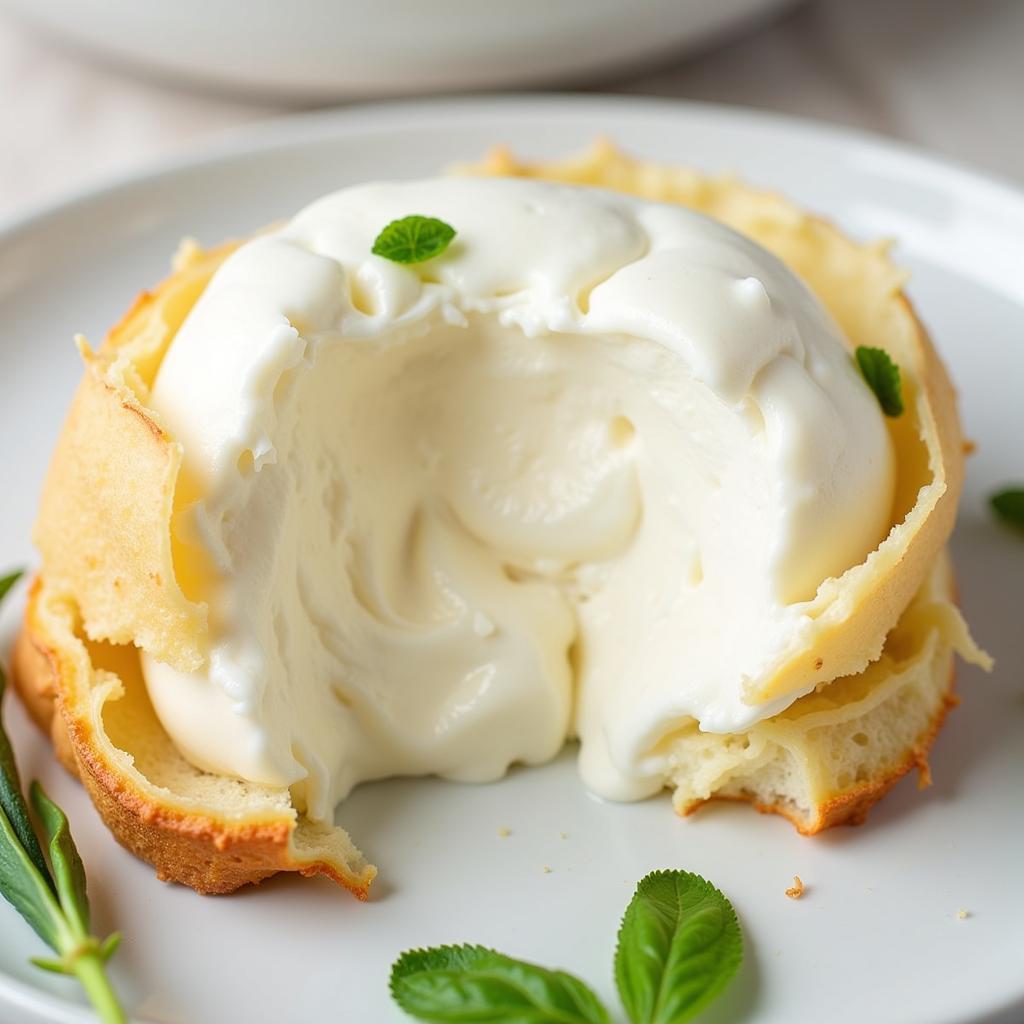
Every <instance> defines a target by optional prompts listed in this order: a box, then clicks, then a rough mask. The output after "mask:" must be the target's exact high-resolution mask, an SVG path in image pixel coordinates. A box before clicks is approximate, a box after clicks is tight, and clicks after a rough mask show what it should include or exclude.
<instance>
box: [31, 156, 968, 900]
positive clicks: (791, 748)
mask: <svg viewBox="0 0 1024 1024" xmlns="http://www.w3.org/2000/svg"><path fill="white" fill-rule="evenodd" d="M464 170H467V169H464ZM468 170H469V171H470V172H471V173H490V174H530V175H534V176H537V177H545V178H550V179H552V180H562V181H572V182H576V183H581V184H591V185H600V186H604V187H609V188H617V189H620V190H622V191H627V192H632V193H636V194H639V195H643V196H646V197H648V198H653V199H659V200H662V201H670V202H680V203H683V204H685V205H688V206H692V207H694V208H696V209H699V210H701V211H703V212H705V213H709V214H711V215H712V216H715V217H717V218H719V219H721V220H723V221H725V222H726V223H728V224H730V225H732V226H733V227H736V228H737V229H739V230H741V231H742V232H743V233H745V234H748V235H750V236H751V237H753V238H755V239H756V240H757V241H759V242H761V243H762V244H764V245H765V246H767V247H768V248H769V249H772V250H773V251H774V252H776V254H777V255H779V256H780V257H781V258H782V259H783V260H784V262H786V263H787V264H789V266H790V267H792V268H793V269H794V270H795V271H796V272H797V273H798V274H800V275H801V276H802V277H803V278H804V280H805V281H806V282H807V283H808V285H809V286H810V287H811V289H812V290H813V291H814V292H815V293H816V294H817V295H818V297H819V299H820V300H821V301H822V302H823V303H824V304H825V305H826V307H828V308H829V309H830V311H831V312H832V314H833V316H834V317H835V318H836V320H837V321H838V322H839V324H840V325H841V327H842V328H843V330H844V332H845V334H846V336H847V338H848V339H849V341H850V343H851V344H852V345H856V344H872V345H880V346H882V347H884V348H886V349H888V350H889V351H890V352H891V353H892V355H893V356H894V358H895V359H896V361H897V362H898V363H899V364H900V366H901V367H902V369H903V377H904V387H905V396H906V399H907V407H908V408H907V413H906V414H905V415H904V416H903V417H901V418H900V419H898V420H894V421H889V428H890V431H891V433H892V437H893V441H894V445H895V448H896V452H897V463H898V484H897V494H896V499H895V505H894V509H893V517H892V521H893V524H894V525H893V528H892V531H891V532H890V534H889V536H888V537H887V538H886V540H885V541H884V542H883V543H882V544H881V545H880V546H879V548H878V549H877V550H876V551H875V552H874V553H872V555H870V556H869V558H868V559H867V560H866V561H865V562H864V563H863V564H862V565H860V566H856V567H854V568H852V569H850V570H849V571H848V572H847V573H846V574H844V576H843V577H842V579H841V580H840V581H828V582H826V584H824V585H823V586H822V588H821V589H820V590H819V593H818V595H817V597H816V599H815V601H814V602H813V604H812V605H811V608H810V612H809V615H808V620H807V621H808V625H807V628H806V630H804V632H803V633H801V634H800V635H799V636H796V637H794V640H793V644H794V646H793V649H792V650H791V651H790V652H788V654H787V656H786V657H783V658H782V659H780V662H779V665H778V670H777V672H776V673H775V675H774V677H773V678H772V680H771V682H770V684H769V685H768V686H767V687H766V688H765V689H764V691H763V692H762V693H760V694H754V695H752V696H754V697H755V698H758V699H763V698H767V697H769V696H773V695H777V694H782V693H786V692H791V691H794V690H796V689H806V688H807V686H809V685H816V686H817V690H816V692H812V693H809V694H808V695H807V696H805V697H802V698H801V699H800V700H798V701H796V702H795V703H794V704H792V705H791V706H790V708H788V709H787V710H786V711H785V712H783V713H782V714H780V715H777V716H775V717H774V718H772V719H769V720H767V721H765V722H760V723H758V724H757V725H756V726H754V727H753V728H752V729H751V730H750V731H749V732H748V733H744V734H735V735H731V736H724V737H722V736H718V737H716V736H710V735H708V734H704V733H700V732H699V730H698V729H697V728H696V723H692V727H691V726H689V725H684V726H679V727H678V728H675V729H674V730H673V731H672V732H670V733H668V734H667V735H666V736H664V737H663V738H662V739H661V741H660V745H661V746H663V748H664V750H665V751H667V752H668V753H669V755H670V757H671V759H672V764H673V765H674V766H675V771H674V773H673V785H674V789H675V794H674V804H675V806H676V809H677V810H678V811H679V812H680V813H689V812H690V811H692V810H694V809H695V808H696V807H698V806H700V805H701V804H702V803H704V802H706V801H707V800H709V799H713V798H722V799H740V800H746V801H748V802H750V803H753V804H754V806H756V807H758V809H760V810H766V811H772V812H775V813H780V814H783V815H785V816H786V817H788V818H789V819H790V820H791V821H792V822H793V823H794V824H795V825H796V827H797V828H798V829H799V830H800V831H802V832H805V833H813V832H817V831H820V830H821V829H823V828H828V827H830V826H832V825H836V824H840V823H844V822H855V821H860V820H863V817H864V815H865V814H866V812H867V809H868V808H869V807H870V806H871V805H872V804H873V803H874V802H875V801H876V800H878V799H879V798H880V797H881V796H882V795H883V794H884V793H885V792H886V791H887V790H888V788H890V787H891V785H892V784H893V783H894V782H895V780H896V779H897V778H898V777H899V776H900V775H902V774H904V773H905V772H906V771H908V770H909V768H910V767H912V766H913V765H914V764H917V765H919V766H921V765H926V761H925V757H926V753H927V750H928V747H929V745H930V743H931V741H932V739H933V738H934V735H935V733H936V732H937V731H938V728H939V727H940V725H941V722H942V719H943V717H944V715H945V712H946V710H947V708H948V707H949V706H950V702H951V696H950V687H951V680H952V674H951V666H952V658H953V651H954V649H956V650H959V651H960V652H961V653H963V654H965V656H968V657H971V658H972V659H973V660H977V661H982V660H984V656H983V655H982V654H981V652H979V651H977V649H976V648H974V647H973V645H972V644H971V642H970V638H969V637H968V636H967V633H966V630H965V628H964V626H963V623H962V621H961V620H960V619H959V615H958V613H957V612H956V609H955V608H954V606H953V605H952V603H951V600H952V576H951V574H950V573H949V570H948V566H947V564H946V562H945V560H944V556H943V555H942V551H943V547H944V545H945V542H946V540H947V538H948V536H949V533H950V531H951V530H952V525H953V519H954V517H955V511H956V503H957V498H958V495H959V491H960V488H961V485H962V478H963V454H962V437H961V434H960V427H959V423H958V420H957V415H956V407H955V402H954V397H953V392H952V388H951V387H950V384H949V381H948V379H947V377H946V374H945V370H944V369H943V367H942V364H941V363H940V361H939V360H938V358H937V356H936V354H935V352H934V350H933V349H932V347H931V344H930V342H929V340H928V338H927V335H926V333H925V332H924V330H923V328H922V327H921V325H920V323H919V322H918V321H917V319H916V317H915V316H914V314H913V311H912V310H911V308H910V306H909V304H908V303H907V301H906V298H905V297H904V296H903V294H902V290H901V289H902V285H903V282H904V275H903V273H902V272H901V271H899V270H897V269H896V268H894V267H893V266H892V264H891V263H890V262H889V260H888V258H887V256H886V252H885V247H884V246H879V245H859V244H857V243H854V242H852V241H850V240H849V239H847V238H845V237H844V236H843V235H841V234H840V233H839V232H838V231H837V230H836V229H835V228H834V227H832V226H831V225H829V224H827V223H826V222H824V221H822V220H819V219H817V218H814V217H809V216H807V215H806V214H803V213H801V212H800V211H798V210H796V209H794V208H793V207H792V206H790V205H789V204H788V203H786V202H785V201H783V200H782V199H780V198H779V197H777V196H774V195H770V194H767V193H763V192H759V191H756V190H753V189H750V188H748V187H746V186H743V185H741V184H739V183H737V182H734V181H729V180H727V179H706V178H702V177H700V176H698V175H695V174H693V173H692V172H689V171H685V170H681V169H677V168H665V167H660V166H658V165H653V164H644V163H640V162H637V161H633V160H630V159H628V158H626V157H624V156H622V155H621V154H619V153H617V152H616V151H614V150H613V149H612V148H610V147H609V146H607V145H603V146H598V147H596V148H595V149H594V150H592V151H591V152H589V153H587V154H585V155H583V156H582V157H578V158H574V159H572V160H569V161H564V162H561V163H558V164H548V165H543V166H528V165H524V164H520V163H517V162H516V161H514V160H513V159H512V158H511V157H510V156H509V155H508V154H507V153H503V152H497V153H495V154H494V155H492V157H491V158H490V159H489V160H488V161H487V162H486V163H485V164H483V165H478V166H476V167H474V168H470V169H468ZM233 248H234V246H233V245H225V246H222V247H220V248H219V249H216V250H212V251H211V252H208V253H204V252H201V251H200V250H199V249H198V248H197V247H195V246H191V247H187V248H186V249H185V250H183V252H182V254H181V255H180V257H179V259H178V262H177V265H176V269H175V272H174V274H173V275H172V276H171V277H170V278H168V280H167V281H165V282H163V284H161V285H160V286H158V288H157V289H156V290H155V291H153V292H152V293H144V294H143V295H142V296H140V297H139V299H138V300H137V301H136V303H135V304H134V306H133V307H132V308H131V309H130V310H129V311H128V313H127V314H126V316H125V317H124V319H123V320H122V321H121V323H120V324H118V326H117V327H115V328H114V329H113V330H112V331H111V332H110V333H109V335H108V336H107V338H106V339H105V341H104V343H103V345H102V346H101V348H100V349H99V350H98V351H97V352H95V353H94V352H91V351H90V350H89V349H88V347H87V346H86V345H85V344H84V342H81V343H80V350H81V352H82V355H83V359H84V361H85V373H84V376H83V380H82V383H81V385H80V387H79V389H78V392H77V394H76V396H75V399H74V402H73V404H72V407H71V410H70V412H69V415H68V419H67V422H66V424H65V427H64V430H63V432H62V434H61V437H60V440H59V442H58V446H57V449H56V452H55V454H54V458H53V461H52V464H51V467H50V471H49V474H48V477H47V482H46V486H45V489H44V494H43V499H42V504H41V508H40V514H39V518H38V520H37V524H36V529H35V539H36V543H37V544H38V546H39V548H40V551H41V552H42V556H43V565H42V570H41V573H40V577H39V579H38V580H37V581H36V583H35V585H34V587H33V589H32V594H31V597H30V601H29V606H28V610H27V613H26V619H25V625H24V629H23V631H22V634H21V637H20V638H19V641H18V645H17V648H16V652H15V661H14V666H13V668H14V672H13V676H14V681H15V685H16V687H17V689H18V691H19V692H20V693H21V695H22V698H23V699H24V700H25V702H26V705H27V706H28V707H29V710H30V712H31V713H32V716H33V718H35V720H36V721H37V722H38V723H39V724H40V725H41V726H42V727H43V728H44V729H45V730H47V731H48V733H49V735H50V737H51V739H52V740H53V743H54V746H55V749H56V751H57V754H58V756H59V757H60V759H61V761H62V762H63V763H64V764H65V765H67V766H68V767H69V768H70V769H71V770H73V771H75V772H77V774H78V775H79V776H80V777H81V778H82V780H83V782H84V783H85V785H86V787H87V789H88V790H89V793H90V796H91V797H92V799H93V802H94V803H95V804H96V806H97V808H98V810H99V811H100V814H101V815H102V816H103V818H104V821H105V822H106V823H107V825H108V826H109V827H110V828H111V830H112V831H113V832H114V834H115V835H116V836H117V838H118V840H119V841H120V842H121V843H122V844H124V845H125V846H126V847H128V848H129V849H130V850H132V851H133V852H134V853H136V854H137V855H138V856H140V857H142V858H143V859H145V860H147V861H149V862H150V863H152V864H154V866H155V867H156V868H157V872H158V874H159V875H160V877H162V878H165V879H169V880H174V881H179V882H183V883H185V884H187V885H190V886H192V887H193V888H195V889H197V890H198V891H200V892H211V893H212V892H228V891H231V890H232V889H235V888H237V887H238V886H240V885H244V884H246V883H248V882H258V881H259V880H261V879H262V878H265V877H267V876H268V875H270V874H273V873H274V872H276V871H282V870H291V871H300V872H302V873H303V874H316V873H323V874H326V875H328V876H329V877H331V878H333V879H334V880H335V881H337V882H339V883H340V884H342V885H344V886H345V887H346V888H348V889H350V890H351V891H352V892H354V893H355V894H356V895H358V896H360V897H365V895H366V890H367V887H368V885H369V883H370V881H371V880H372V878H373V875H374V873H375V869H374V868H373V867H372V866H370V865H368V864H366V862H365V861H364V860H363V858H362V856H361V855H360V854H359V852H358V850H356V849H355V847H354V846H353V845H352V843H351V841H350V840H349V838H348V836H347V835H346V834H345V833H344V832H343V831H342V830H341V829H336V828H328V827H325V826H316V825H313V824H312V823H310V822H308V821H306V820H304V819H303V818H302V817H301V816H300V815H299V814H297V812H296V811H295V809H294V808H293V807H292V804H291V800H290V796H289V793H288V791H287V789H275V788H272V787H266V786H259V785H256V784H250V783H244V782H240V781H238V780H234V779H228V778H225V777H220V776H213V775H210V774H208V773H204V772H201V771H199V770H198V769H196V768H194V767H192V766H191V765H190V764H189V763H188V762H187V761H185V759H184V758H182V757H181V755H180V754H179V753H178V752H177V750H176V749H175V748H174V746H173V744H172V743H171V741H170V738H169V737H168V736H167V734H166V732H164V730H163V729H162V727H161V726H160V724H159V722H158V720H157V718H156V716H155V714H154V712H153V710H152V707H151V706H150V705H149V701H148V697H147V695H146V691H145V686H144V684H143V682H142V679H141V674H140V671H139V665H138V660H139V659H138V653H137V651H138V649H139V648H141V649H143V650H145V651H147V652H148V653H150V654H152V655H153V656H154V657H156V658H159V659H161V660H163V661H166V662H168V663H169V664H171V665H173V666H174V667H176V668H178V669H181V670H184V671H191V670H195V669H197V668H198V667H200V666H201V665H202V664H203V662H204V659H205V656H206V644H207V623H206V608H205V607H204V606H203V605H202V604H200V603H197V602H195V601H193V600H192V599H191V598H190V595H194V594H197V593H200V592H201V591H202V586H201V582H202V581H201V576H202V574H203V572H204V567H203V566H202V565H197V564H195V563H194V562H191V561H189V560H188V559H186V557H185V556H184V554H183V552H181V551H177V550H176V549H175V543H174V540H173V533H172V530H171V520H172V515H173V510H174V508H175V506H176V504H184V503H185V502H186V501H187V498H188V496H189V493H190V487H191V484H190V481H189V480H187V479H185V478H184V477H183V475H182V473H181V463H182V458H181V455H182V453H181V448H180V445H179V444H178V443H177V442H176V441H175V439H174V438H173V437H171V436H170V435H169V434H168V433H167V432H166V431H165V430H164V429H163V426H162V425H161V423H160V420H159V417H158V416H157V415H156V414H155V413H154V412H153V411H152V410H150V409H149V408H148V407H147V400H148V395H149V389H150V387H151V385H152V382H153V379H154V376H155V374H156V371H157V369H158V367H159V365H160V362H161V360H162V358H163V355H164V352H165V351H166V349H167V346H168V345H169V343H170V341H171V339H172V338H173V337H174V334H175V332H176V331H177V329H178V327H179V326H180V324H181V323H182V322H183V320H184V318H185V316H186V315H187V313H188V311H189V310H190V309H191V307H192V305H193V304H194V303H195V301H196V299H197V298H198V296H199V295H200V294H201V292H202V290H203V288H204V287H205V285H206V283H207V282H208V281H209V279H210V277H211V276H212V274H213V273H214V271H215V270H216V268H217V267H218V266H219V265H220V263H221V262H222V261H223V260H224V259H226V258H228V257H229V255H230V253H231V251H232V250H233ZM893 723H896V725H895V726H894V725H893ZM876 726H877V727H878V735H879V736H882V735H883V734H884V735H885V736H886V737H888V741H887V742H886V743H878V744H874V745H873V741H872V742H869V743H868V744H867V746H866V747H863V744H862V743H861V739H860V737H861V736H863V735H866V732H865V730H868V729H871V730H874V729H875V728H876ZM862 747H863V750H862V749H861V748H862Z"/></svg>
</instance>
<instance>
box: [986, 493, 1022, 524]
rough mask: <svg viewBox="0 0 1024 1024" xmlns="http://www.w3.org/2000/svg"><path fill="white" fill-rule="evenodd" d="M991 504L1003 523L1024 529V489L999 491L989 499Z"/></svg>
mask: <svg viewBox="0 0 1024 1024" xmlns="http://www.w3.org/2000/svg"><path fill="white" fill-rule="evenodd" d="M989 502H990V503H991V505H992V509H993V511H994V512H995V514H996V515H997V516H999V518H1000V519H1002V520H1003V522H1005V523H1010V524H1011V525H1012V526H1018V527H1021V528H1024V487H1007V488H1006V489H1005V490H1003V491H997V492H996V493H995V494H993V495H992V497H991V498H989Z"/></svg>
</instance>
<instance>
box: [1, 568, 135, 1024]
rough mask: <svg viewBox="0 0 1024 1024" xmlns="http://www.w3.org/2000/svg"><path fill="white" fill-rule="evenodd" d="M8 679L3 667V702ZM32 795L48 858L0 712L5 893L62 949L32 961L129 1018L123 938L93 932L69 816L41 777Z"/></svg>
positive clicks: (107, 1019) (103, 1010)
mask: <svg viewBox="0 0 1024 1024" xmlns="http://www.w3.org/2000/svg"><path fill="white" fill-rule="evenodd" d="M20 576H21V573H20V572H16V573H11V574H10V575H8V576H4V577H3V578H0V601H2V600H3V598H4V597H5V596H6V594H7V592H8V591H9V590H10V589H11V587H12V586H13V585H14V584H15V582H16V581H17V580H18V578H19V577H20ZM6 685H7V680H6V677H5V676H4V674H3V669H2V668H0V707H2V700H3V695H4V690H5V688H6ZM31 800H32V806H33V808H34V809H35V812H36V816H37V817H38V819H39V823H40V825H41V826H42V832H43V836H44V838H45V841H46V851H47V854H48V856H49V863H47V857H46V856H44V854H43V848H42V846H41V845H40V843H39V839H38V837H37V835H36V832H35V829H33V827H32V820H31V818H30V817H29V812H28V805H27V804H26V803H25V798H24V796H23V795H22V790H21V779H20V777H19V775H18V767H17V765H16V764H15V761H14V751H13V749H12V748H11V742H10V739H9V738H8V736H7V733H6V732H5V731H4V728H3V721H2V719H0V894H2V895H3V896H4V898H5V899H6V900H7V901H8V902H9V903H10V904H11V905H12V906H13V907H14V908H15V910H17V911H18V913H19V914H21V916H22V917H23V918H24V919H25V921H26V922H27V923H28V924H29V925H30V926H31V927H32V929H33V930H34V931H35V933H36V934H37V935H38V936H39V937H40V938H41V939H42V940H43V942H45V943H46V944H47V945H48V946H49V947H50V949H52V950H53V951H54V953H56V954H57V957H56V958H55V959H54V958H43V957H32V958H31V961H32V963H34V964H35V965H36V966H37V967H41V968H42V969H43V970H45V971H55V972H57V973H59V974H70V975H73V976H74V977H76V978H77V979H78V981H79V983H80V984H81V985H82V988H83V989H84V990H85V993H86V995H87V996H88V997H89V1001H90V1002H91V1003H92V1005H93V1007H94V1008H95V1010H96V1012H97V1014H98V1015H99V1018H100V1020H101V1021H103V1022H104V1024H124V1022H125V1021H126V1019H127V1018H126V1017H125V1013H124V1010H123V1009H122V1007H121V1004H120V1002H119V1001H118V998H117V994H116V993H115V992H114V989H113V987H112V986H111V984H110V979H109V978H108V977H107V973H106V963H107V961H108V960H109V959H110V958H111V957H112V956H113V955H114V950H115V949H117V945H118V943H119V942H120V938H121V937H120V935H118V934H117V933H116V932H115V933H114V934H113V935H110V936H108V937H107V938H106V939H104V940H103V941H100V940H99V939H98V938H96V937H95V936H94V935H92V934H91V933H90V930H89V898H88V895H87V893H86V883H85V868H84V867H83V865H82V858H81V857H80V856H79V855H78V850H77V848H76V847H75V841H74V839H72V837H71V829H70V827H69V826H68V819H67V816H66V815H65V814H64V812H63V811H62V810H61V809H60V808H59V807H58V806H57V805H56V804H55V803H54V802H53V801H52V800H51V799H50V798H49V797H48V796H47V795H46V793H45V792H44V791H43V787H42V786H40V785H39V783H38V782H33V783H32V787H31Z"/></svg>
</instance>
